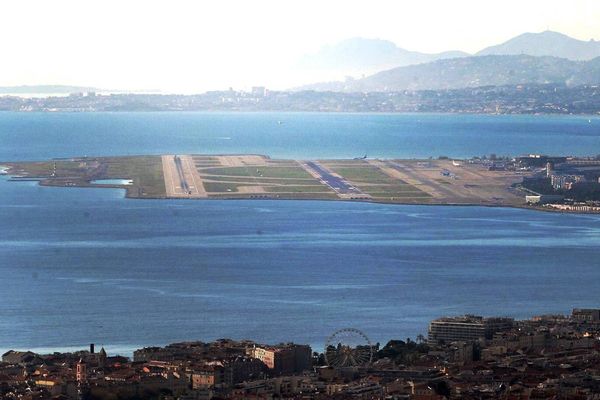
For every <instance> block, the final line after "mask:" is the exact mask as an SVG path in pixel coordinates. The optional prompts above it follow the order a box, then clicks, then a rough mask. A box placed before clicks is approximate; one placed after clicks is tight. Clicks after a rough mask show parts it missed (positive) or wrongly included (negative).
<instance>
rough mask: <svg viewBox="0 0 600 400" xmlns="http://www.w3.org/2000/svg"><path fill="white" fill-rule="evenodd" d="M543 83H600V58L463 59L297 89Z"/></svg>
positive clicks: (370, 89) (369, 89)
mask: <svg viewBox="0 0 600 400" xmlns="http://www.w3.org/2000/svg"><path fill="white" fill-rule="evenodd" d="M546 83H560V84H567V85H581V84H595V83H600V58H599V59H594V60H591V61H587V62H583V61H570V60H566V59H563V58H557V57H534V56H527V55H514V56H477V57H463V58H457V59H448V60H438V61H434V62H431V63H426V64H419V65H411V66H406V67H400V68H393V69H390V70H387V71H383V72H379V73H376V74H374V75H371V76H369V77H366V78H363V79H352V80H346V81H345V82H326V83H317V84H313V85H306V86H303V87H301V88H299V89H302V90H317V91H340V92H390V91H402V90H442V89H461V88H468V87H479V86H504V85H518V84H546Z"/></svg>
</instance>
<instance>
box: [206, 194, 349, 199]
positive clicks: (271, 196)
mask: <svg viewBox="0 0 600 400" xmlns="http://www.w3.org/2000/svg"><path fill="white" fill-rule="evenodd" d="M209 196H210V197H211V198H215V199H285V200H339V198H338V197H337V195H336V194H335V193H257V194H250V193H227V194H225V193H222V194H221V193H219V194H210V195H209Z"/></svg>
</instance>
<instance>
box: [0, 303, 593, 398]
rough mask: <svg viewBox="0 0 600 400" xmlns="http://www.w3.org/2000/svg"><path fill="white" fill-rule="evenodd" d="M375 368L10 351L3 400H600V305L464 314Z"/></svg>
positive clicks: (0, 375) (272, 351) (212, 352)
mask: <svg viewBox="0 0 600 400" xmlns="http://www.w3.org/2000/svg"><path fill="white" fill-rule="evenodd" d="M373 347H374V348H373V350H374V354H375V357H374V358H373V360H372V362H367V363H363V364H359V365H352V364H351V363H350V364H348V365H345V366H341V367H335V368H334V367H331V366H328V365H326V364H325V359H324V357H323V354H319V353H317V352H315V353H313V352H312V349H311V348H310V347H309V346H306V345H298V344H292V343H288V344H279V345H274V346H267V345H261V344H257V343H254V342H251V341H233V340H227V339H221V340H218V341H215V342H212V343H203V342H184V343H175V344H171V345H168V346H165V347H147V348H143V349H139V350H137V351H135V352H134V354H133V359H128V358H126V357H122V356H112V355H108V354H107V353H106V351H105V350H104V348H102V349H101V350H100V351H98V352H96V351H95V347H94V345H91V346H90V349H89V350H85V351H79V352H75V353H54V354H48V355H40V354H35V353H33V352H30V351H12V350H11V351H8V352H6V353H5V354H3V355H2V363H0V396H1V397H0V398H3V399H159V398H162V399H181V400H185V399H207V400H208V399H275V398H278V399H280V398H287V399H496V398H502V399H546V398H547V399H559V398H560V399H590V400H591V399H598V398H600V310H598V309H575V310H573V312H572V314H571V315H570V316H564V315H543V316H537V317H534V318H531V319H529V320H523V321H519V320H513V319H511V318H500V317H494V318H483V317H479V316H472V315H467V316H459V317H444V318H439V319H436V320H434V321H432V322H431V323H430V326H429V336H428V338H427V339H426V338H425V337H423V336H420V337H419V338H417V340H416V341H413V340H410V339H407V340H406V341H402V340H391V341H389V342H388V343H387V344H386V345H385V346H383V347H381V346H380V344H376V345H373Z"/></svg>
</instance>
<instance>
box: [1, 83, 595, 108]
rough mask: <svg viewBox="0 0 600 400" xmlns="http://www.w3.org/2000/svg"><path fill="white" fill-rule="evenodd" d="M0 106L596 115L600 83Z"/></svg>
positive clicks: (7, 103) (227, 93)
mask: <svg viewBox="0 0 600 400" xmlns="http://www.w3.org/2000/svg"><path fill="white" fill-rule="evenodd" d="M0 111H46V112H52V111H55V112H56V111H64V112H86V111H87V112H94V111H317V112H387V113H394V112H440V113H482V114H588V115H593V114H600V86H598V85H582V86H576V87H571V86H567V85H566V84H522V85H509V86H483V87H476V88H464V89H447V90H403V91H397V92H383V91H381V92H365V93H362V92H353V93H344V92H328V91H312V90H302V91H270V90H268V89H267V88H265V87H254V88H252V89H251V90H250V91H238V90H233V89H229V90H224V91H212V92H206V93H204V94H197V95H176V94H164V95H163V94H102V93H97V92H94V91H87V92H75V93H71V94H70V95H66V96H54V97H43V98H26V97H20V96H16V95H12V96H11V95H4V96H0Z"/></svg>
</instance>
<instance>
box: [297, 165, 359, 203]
mask: <svg viewBox="0 0 600 400" xmlns="http://www.w3.org/2000/svg"><path fill="white" fill-rule="evenodd" d="M304 167H305V168H308V169H310V171H309V172H311V171H312V172H313V174H312V175H315V176H316V177H318V179H320V180H321V182H323V183H324V184H325V185H327V186H329V187H330V188H332V189H333V190H335V192H336V193H337V194H339V195H343V196H344V197H346V196H361V197H368V195H367V194H365V193H363V192H361V191H360V190H359V189H358V188H356V187H354V186H352V185H350V184H349V183H348V182H346V181H345V180H344V179H343V178H340V177H339V176H336V175H333V174H332V173H331V172H329V170H327V169H325V168H324V167H323V166H322V165H320V164H317V163H316V162H314V161H306V162H305V163H304Z"/></svg>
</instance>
